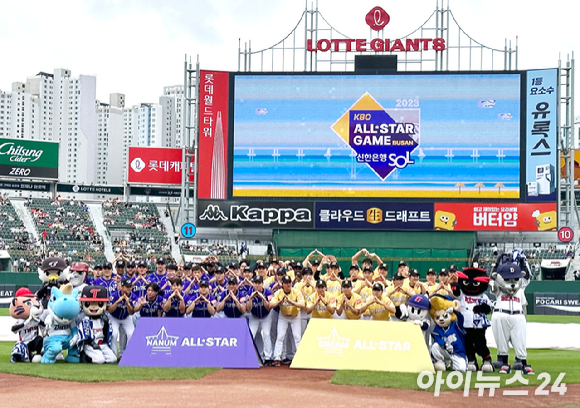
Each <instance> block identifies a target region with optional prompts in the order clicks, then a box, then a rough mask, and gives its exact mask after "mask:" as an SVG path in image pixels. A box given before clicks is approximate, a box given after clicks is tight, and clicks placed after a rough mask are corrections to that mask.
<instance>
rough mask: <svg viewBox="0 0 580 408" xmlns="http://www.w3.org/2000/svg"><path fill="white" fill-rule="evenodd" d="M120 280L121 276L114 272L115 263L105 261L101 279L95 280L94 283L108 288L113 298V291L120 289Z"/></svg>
mask: <svg viewBox="0 0 580 408" xmlns="http://www.w3.org/2000/svg"><path fill="white" fill-rule="evenodd" d="M119 281H120V277H118V276H117V275H115V274H114V273H113V264H111V262H105V263H104V264H103V275H102V276H101V277H100V278H99V279H97V280H95V281H94V282H93V284H94V285H96V286H104V287H105V288H107V293H108V294H109V299H111V296H112V295H113V293H115V292H117V291H118V290H119V289H120V287H119Z"/></svg>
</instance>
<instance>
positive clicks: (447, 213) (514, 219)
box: [435, 203, 558, 231]
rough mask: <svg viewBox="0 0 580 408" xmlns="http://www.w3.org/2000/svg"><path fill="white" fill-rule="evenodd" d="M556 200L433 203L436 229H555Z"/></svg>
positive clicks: (556, 224)
mask: <svg viewBox="0 0 580 408" xmlns="http://www.w3.org/2000/svg"><path fill="white" fill-rule="evenodd" d="M556 210H557V208H556V203H536V204H519V203H503V204H493V203H475V204H474V203H435V229H436V230H443V231H555V230H556V229H557V227H558V213H557V211H556Z"/></svg>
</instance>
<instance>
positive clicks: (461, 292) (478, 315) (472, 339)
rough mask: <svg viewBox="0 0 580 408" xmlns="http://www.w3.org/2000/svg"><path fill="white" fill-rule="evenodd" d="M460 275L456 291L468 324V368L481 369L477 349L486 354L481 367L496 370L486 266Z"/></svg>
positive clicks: (458, 275) (480, 354) (461, 310)
mask: <svg viewBox="0 0 580 408" xmlns="http://www.w3.org/2000/svg"><path fill="white" fill-rule="evenodd" d="M457 277H458V278H459V281H458V284H457V286H456V287H455V288H454V290H453V295H454V296H455V297H456V298H457V299H459V303H460V307H459V311H460V312H461V314H463V318H464V321H463V327H464V328H465V352H466V354H467V369H468V370H469V371H477V370H478V369H479V366H478V364H477V357H476V353H477V354H479V356H480V357H481V358H482V360H483V361H482V365H481V371H483V372H488V373H489V372H492V371H493V364H492V361H491V355H490V352H489V348H488V347H487V341H486V339H485V331H486V330H487V328H488V327H489V326H490V323H489V319H488V318H487V315H488V314H489V313H491V310H492V307H493V303H492V302H491V301H490V300H489V298H488V297H487V295H486V294H485V292H486V291H487V289H488V287H489V277H488V276H487V272H486V270H485V269H481V268H477V267H471V268H463V271H458V272H457Z"/></svg>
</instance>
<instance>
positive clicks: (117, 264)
mask: <svg viewBox="0 0 580 408" xmlns="http://www.w3.org/2000/svg"><path fill="white" fill-rule="evenodd" d="M124 267H125V261H123V260H122V259H119V260H118V261H117V262H115V268H124Z"/></svg>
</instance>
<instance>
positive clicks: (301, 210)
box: [196, 200, 314, 229]
mask: <svg viewBox="0 0 580 408" xmlns="http://www.w3.org/2000/svg"><path fill="white" fill-rule="evenodd" d="M313 214H314V203H307V202H299V201H288V202H278V201H221V200H199V201H198V204H197V225H196V226H197V227H210V228H308V229H312V228H314V217H313Z"/></svg>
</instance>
